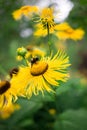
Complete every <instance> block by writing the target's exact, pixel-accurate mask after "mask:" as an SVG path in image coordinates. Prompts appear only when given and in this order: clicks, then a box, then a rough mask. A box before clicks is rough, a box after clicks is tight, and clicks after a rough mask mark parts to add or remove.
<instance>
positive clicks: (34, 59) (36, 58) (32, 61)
mask: <svg viewBox="0 0 87 130" xmlns="http://www.w3.org/2000/svg"><path fill="white" fill-rule="evenodd" d="M38 60H39V58H38V57H33V58H31V65H33V64H35V63H36V62H37V61H38Z"/></svg>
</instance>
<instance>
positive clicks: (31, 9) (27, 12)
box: [12, 5, 38, 20]
mask: <svg viewBox="0 0 87 130" xmlns="http://www.w3.org/2000/svg"><path fill="white" fill-rule="evenodd" d="M37 11H38V7H37V6H30V5H26V6H22V7H21V8H20V9H18V10H16V11H14V12H13V14H12V15H13V18H14V19H15V20H19V19H21V17H22V16H26V17H29V16H31V15H32V14H33V13H36V12H37Z"/></svg>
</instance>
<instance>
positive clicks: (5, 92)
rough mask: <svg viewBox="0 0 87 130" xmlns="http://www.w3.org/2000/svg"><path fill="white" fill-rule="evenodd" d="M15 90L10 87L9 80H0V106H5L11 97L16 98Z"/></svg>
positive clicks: (10, 100)
mask: <svg viewBox="0 0 87 130" xmlns="http://www.w3.org/2000/svg"><path fill="white" fill-rule="evenodd" d="M16 93H17V90H16V89H14V88H12V87H11V84H10V82H9V81H6V80H4V81H1V82H0V108H2V107H3V106H6V105H8V106H9V104H10V103H11V102H12V100H13V97H14V100H16V99H17V96H16Z"/></svg>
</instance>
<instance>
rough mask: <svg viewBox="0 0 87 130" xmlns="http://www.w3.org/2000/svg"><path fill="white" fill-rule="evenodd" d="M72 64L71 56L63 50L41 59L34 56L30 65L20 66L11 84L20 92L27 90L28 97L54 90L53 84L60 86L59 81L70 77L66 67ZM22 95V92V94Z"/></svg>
mask: <svg viewBox="0 0 87 130" xmlns="http://www.w3.org/2000/svg"><path fill="white" fill-rule="evenodd" d="M68 66H70V64H69V57H67V56H66V54H65V53H64V52H62V51H58V52H57V54H55V55H54V57H53V58H52V56H50V57H43V58H42V59H41V60H39V59H38V58H37V57H35V58H32V60H31V64H30V65H29V66H28V67H20V68H19V72H18V74H17V75H14V76H13V78H12V79H11V86H13V87H17V88H20V92H24V91H25V92H26V95H27V96H28V97H31V96H32V94H33V93H34V94H35V95H37V94H38V93H39V91H41V92H42V93H43V92H44V90H46V91H48V92H51V91H52V92H54V91H53V89H52V88H51V86H58V85H59V82H58V81H63V82H65V81H66V80H67V78H68V77H69V74H68V73H67V71H66V69H67V67H68ZM20 95H21V94H20Z"/></svg>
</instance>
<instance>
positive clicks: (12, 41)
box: [0, 0, 87, 130]
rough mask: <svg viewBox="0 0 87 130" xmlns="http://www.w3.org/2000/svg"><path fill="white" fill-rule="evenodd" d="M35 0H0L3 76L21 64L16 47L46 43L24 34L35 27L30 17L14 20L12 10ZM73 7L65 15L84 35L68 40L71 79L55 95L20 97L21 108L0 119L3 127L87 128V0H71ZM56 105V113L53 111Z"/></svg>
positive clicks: (0, 69) (0, 65)
mask: <svg viewBox="0 0 87 130" xmlns="http://www.w3.org/2000/svg"><path fill="white" fill-rule="evenodd" d="M27 2H30V3H31V4H34V3H36V2H37V1H36V0H32V1H31V0H26V1H25V0H24V1H22V0H16V1H15V0H9V1H8V0H0V79H4V77H5V76H6V75H7V74H8V72H9V71H10V69H12V68H14V67H16V66H18V65H19V64H20V63H19V62H17V61H16V58H15V57H16V49H17V48H18V47H21V46H27V45H37V46H40V43H45V40H44V38H39V39H38V38H36V37H34V36H33V34H32V33H31V35H30V36H28V37H27V36H26V37H24V36H23V33H24V30H26V29H30V32H32V30H33V25H32V23H31V21H30V22H27V21H25V22H24V21H15V20H14V19H13V17H12V12H13V11H14V10H16V9H18V8H20V7H21V6H22V5H24V3H27ZM72 2H73V3H74V7H73V9H72V11H71V12H70V15H69V16H68V18H67V19H66V21H67V22H68V23H70V25H71V26H72V27H75V28H78V27H81V28H83V29H84V31H85V36H84V38H83V39H82V40H81V41H77V42H75V41H71V40H68V41H67V42H66V43H65V46H66V48H67V49H66V51H67V53H68V55H69V57H70V63H71V64H72V65H71V67H70V79H69V80H68V81H67V83H62V84H61V85H60V87H58V88H57V90H56V96H54V95H53V94H48V93H45V96H44V97H43V96H42V95H40V94H39V95H38V96H37V97H35V96H33V97H32V98H31V99H30V100H27V99H19V100H18V103H19V104H20V105H21V109H20V110H19V111H16V112H15V113H14V114H12V115H11V117H10V118H9V119H6V120H2V119H1V120H0V130H86V129H87V0H72ZM51 40H53V41H52V42H54V41H55V38H53V39H51ZM50 109H54V110H55V113H54V114H52V113H50Z"/></svg>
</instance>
